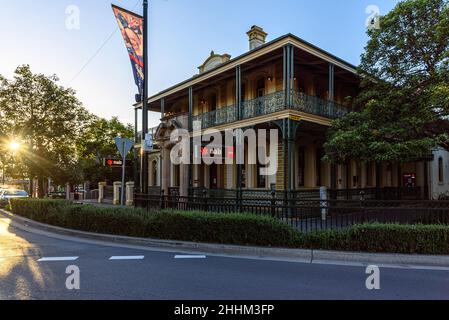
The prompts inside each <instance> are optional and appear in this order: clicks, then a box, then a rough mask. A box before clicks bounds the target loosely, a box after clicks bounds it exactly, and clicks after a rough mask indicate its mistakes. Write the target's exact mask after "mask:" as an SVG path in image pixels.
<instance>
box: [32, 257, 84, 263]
mask: <svg viewBox="0 0 449 320" xmlns="http://www.w3.org/2000/svg"><path fill="white" fill-rule="evenodd" d="M78 258H79V257H42V258H40V259H39V260H37V261H38V262H57V261H75V260H78Z"/></svg>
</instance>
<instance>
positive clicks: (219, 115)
mask: <svg viewBox="0 0 449 320" xmlns="http://www.w3.org/2000/svg"><path fill="white" fill-rule="evenodd" d="M236 120H237V108H236V107H235V106H228V107H224V108H220V109H218V110H214V111H211V112H206V113H203V114H200V115H198V116H194V117H193V123H194V127H195V122H198V121H200V122H201V129H207V128H212V127H215V126H219V125H222V124H228V123H232V122H235V121H236Z"/></svg>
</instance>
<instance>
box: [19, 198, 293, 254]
mask: <svg viewBox="0 0 449 320" xmlns="http://www.w3.org/2000/svg"><path fill="white" fill-rule="evenodd" d="M11 209H12V212H13V213H14V214H18V215H21V216H23V217H26V218H29V219H32V220H35V221H38V222H42V223H47V224H51V225H55V226H60V227H64V228H70V229H76V230H82V231H88V232H96V233H105V234H114V235H123V236H133V237H149V238H158V239H171V240H180V241H194V242H211V243H220V244H248V245H260V246H283V247H295V246H296V245H297V243H298V241H299V238H300V234H299V233H297V232H296V231H294V230H293V229H292V228H291V227H290V226H287V225H285V224H282V223H281V222H279V221H277V220H275V219H273V218H271V217H265V216H256V215H251V214H218V213H205V212H178V211H162V212H152V213H147V212H146V211H143V210H140V209H134V208H120V207H117V208H109V207H97V206H91V205H75V204H71V203H70V202H67V201H61V200H35V199H26V200H25V199H17V200H13V201H12V202H11Z"/></svg>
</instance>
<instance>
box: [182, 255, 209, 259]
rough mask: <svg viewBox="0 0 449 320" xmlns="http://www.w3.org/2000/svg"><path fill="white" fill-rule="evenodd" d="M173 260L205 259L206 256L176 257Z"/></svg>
mask: <svg viewBox="0 0 449 320" xmlns="http://www.w3.org/2000/svg"><path fill="white" fill-rule="evenodd" d="M175 259H206V256H192V255H190V256H187V255H186V256H183V255H177V256H175Z"/></svg>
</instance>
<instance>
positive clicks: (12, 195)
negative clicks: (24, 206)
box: [0, 189, 29, 202]
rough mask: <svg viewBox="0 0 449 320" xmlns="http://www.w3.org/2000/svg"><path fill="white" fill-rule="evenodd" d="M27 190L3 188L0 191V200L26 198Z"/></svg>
mask: <svg viewBox="0 0 449 320" xmlns="http://www.w3.org/2000/svg"><path fill="white" fill-rule="evenodd" d="M28 197H29V195H28V192H26V191H24V190H16V189H4V190H3V191H2V192H1V193H0V202H8V201H9V199H17V198H28Z"/></svg>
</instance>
